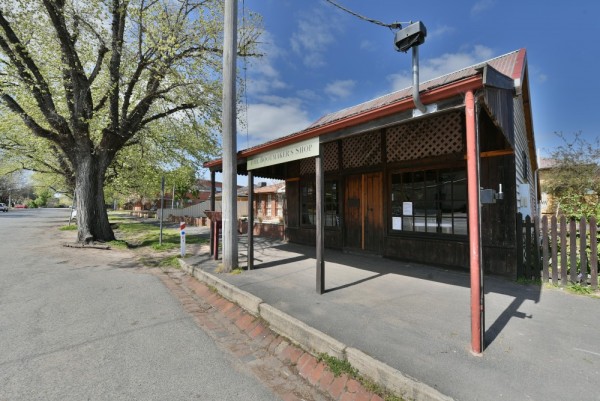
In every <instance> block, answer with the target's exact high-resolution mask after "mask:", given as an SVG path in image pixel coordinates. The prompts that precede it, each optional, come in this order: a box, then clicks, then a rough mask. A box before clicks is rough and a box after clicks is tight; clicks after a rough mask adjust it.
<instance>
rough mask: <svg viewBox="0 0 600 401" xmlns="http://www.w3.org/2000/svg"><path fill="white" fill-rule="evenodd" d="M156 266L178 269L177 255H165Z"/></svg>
mask: <svg viewBox="0 0 600 401" xmlns="http://www.w3.org/2000/svg"><path fill="white" fill-rule="evenodd" d="M158 266H159V267H171V268H175V269H179V256H176V255H174V256H167V257H166V258H163V259H161V261H160V262H159V263H158Z"/></svg>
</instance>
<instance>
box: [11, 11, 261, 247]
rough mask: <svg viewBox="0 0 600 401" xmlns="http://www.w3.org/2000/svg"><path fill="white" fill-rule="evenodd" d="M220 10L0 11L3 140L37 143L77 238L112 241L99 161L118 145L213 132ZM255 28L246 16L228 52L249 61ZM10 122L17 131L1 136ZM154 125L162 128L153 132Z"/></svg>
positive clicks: (104, 163)
mask: <svg viewBox="0 0 600 401" xmlns="http://www.w3.org/2000/svg"><path fill="white" fill-rule="evenodd" d="M221 7H222V4H221V2H220V1H218V0H204V1H194V0H89V1H77V0H27V1H24V0H4V1H2V3H1V4H0V124H1V126H0V132H3V131H4V132H6V131H10V132H11V135H12V137H11V138H9V139H14V140H15V141H14V143H13V145H14V146H15V147H20V149H22V150H21V155H23V153H24V152H26V150H27V143H28V141H29V140H30V139H35V140H36V141H40V148H43V150H42V149H40V151H39V152H48V155H49V157H48V158H46V157H38V160H37V161H36V163H41V164H43V162H44V161H46V162H49V163H48V164H50V166H45V168H52V169H55V170H56V174H63V176H64V177H65V181H66V183H67V184H68V181H69V179H71V180H72V183H73V184H74V187H75V194H76V199H77V208H78V213H77V220H78V221H77V223H78V236H77V237H78V241H80V242H91V241H96V240H102V241H107V240H112V239H114V234H113V232H112V229H111V227H110V225H109V223H108V216H107V214H106V210H105V207H104V202H105V196H104V188H105V183H106V179H107V174H109V173H114V172H118V169H113V171H110V172H109V168H111V165H113V163H115V162H116V163H122V164H124V163H126V162H127V159H126V158H124V157H121V158H119V157H118V156H119V154H120V153H122V152H123V150H124V149H126V148H129V147H135V146H139V147H138V149H142V148H143V147H144V146H147V144H148V143H150V142H152V141H150V139H149V138H151V137H152V135H155V136H156V135H159V134H164V135H165V136H167V137H170V138H176V137H178V135H177V132H179V131H178V130H180V129H181V130H185V129H186V128H188V129H189V127H197V126H203V127H206V129H204V130H202V131H197V132H195V135H197V136H203V137H206V136H209V137H210V136H214V135H215V129H216V127H218V126H219V116H220V104H221V99H220V73H221V71H220V70H221V54H222V50H221V42H222V11H221ZM257 26H258V23H257V18H251V19H250V22H247V23H246V24H245V30H244V31H243V32H240V34H239V54H240V55H242V56H244V55H251V52H252V45H253V43H255V41H256V38H257V37H258V35H259V30H258V29H257V28H256V27H257ZM15 116H16V117H18V120H19V126H20V127H21V128H26V129H20V130H18V129H10V130H9V129H8V128H10V127H12V126H13V124H14V122H15V118H14V117H15ZM166 121H168V122H169V124H168V126H169V127H170V129H169V130H168V131H166V132H165V131H159V130H155V128H156V126H157V124H162V126H163V127H165V126H167V124H166V123H165V122H166ZM188 132H189V131H188ZM2 139H3V138H0V142H3V141H2ZM180 141H181V138H179V139H173V141H172V142H171V143H169V142H168V141H165V142H163V144H164V145H165V146H167V147H168V146H177V144H178V142H180ZM210 141H212V143H215V139H214V138H212V139H210V140H206V141H203V142H205V143H208V142H210ZM36 146H37V144H36ZM16 149H17V148H14V149H12V151H13V152H17V150H16ZM39 152H36V154H37V155H38V156H39ZM188 156H189V157H192V156H191V155H186V156H184V157H188ZM25 157H26V156H25ZM158 167H159V168H160V167H163V166H158ZM110 177H111V178H115V177H114V175H110Z"/></svg>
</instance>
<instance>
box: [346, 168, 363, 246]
mask: <svg viewBox="0 0 600 401" xmlns="http://www.w3.org/2000/svg"><path fill="white" fill-rule="evenodd" d="M345 192H346V196H345V202H344V245H345V246H346V247H348V248H353V249H362V208H361V206H362V202H361V197H362V176H361V175H351V176H348V177H347V178H346V191H345Z"/></svg>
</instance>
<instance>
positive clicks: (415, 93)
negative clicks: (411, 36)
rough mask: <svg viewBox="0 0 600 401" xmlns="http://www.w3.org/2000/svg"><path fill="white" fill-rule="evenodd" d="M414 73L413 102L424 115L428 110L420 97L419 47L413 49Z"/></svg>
mask: <svg viewBox="0 0 600 401" xmlns="http://www.w3.org/2000/svg"><path fill="white" fill-rule="evenodd" d="M412 71H413V102H414V103H415V107H416V108H417V109H419V111H420V112H421V113H423V114H425V113H426V112H427V108H426V107H425V105H423V103H421V96H420V95H419V46H413V47H412Z"/></svg>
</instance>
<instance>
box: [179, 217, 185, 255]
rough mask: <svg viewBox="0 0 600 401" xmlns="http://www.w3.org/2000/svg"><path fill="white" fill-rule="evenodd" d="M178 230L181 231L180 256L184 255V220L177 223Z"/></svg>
mask: <svg viewBox="0 0 600 401" xmlns="http://www.w3.org/2000/svg"><path fill="white" fill-rule="evenodd" d="M179 231H180V233H181V257H182V258H183V257H185V221H181V222H180V223H179Z"/></svg>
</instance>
